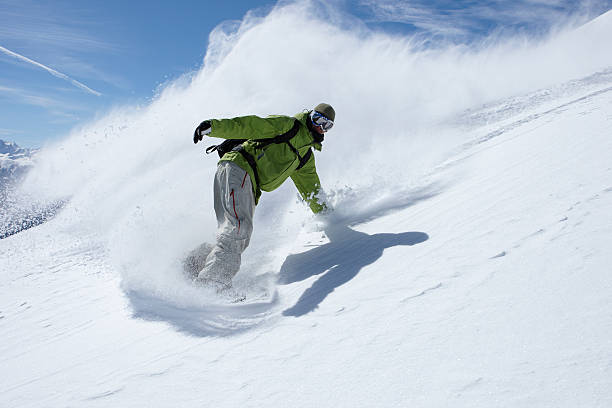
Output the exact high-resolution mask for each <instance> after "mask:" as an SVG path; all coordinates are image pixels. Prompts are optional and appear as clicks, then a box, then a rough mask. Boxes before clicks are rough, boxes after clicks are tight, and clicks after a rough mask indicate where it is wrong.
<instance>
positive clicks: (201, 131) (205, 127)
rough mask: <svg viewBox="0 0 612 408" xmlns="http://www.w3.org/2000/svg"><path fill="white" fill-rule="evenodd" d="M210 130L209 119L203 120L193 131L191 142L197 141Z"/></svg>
mask: <svg viewBox="0 0 612 408" xmlns="http://www.w3.org/2000/svg"><path fill="white" fill-rule="evenodd" d="M211 130H212V129H211V128H210V120H205V121H204V122H202V123H200V124H199V125H198V127H197V128H196V129H195V131H194V132H193V143H198V142H199V141H200V140H202V138H203V137H204V135H207V134H209V133H210V131H211Z"/></svg>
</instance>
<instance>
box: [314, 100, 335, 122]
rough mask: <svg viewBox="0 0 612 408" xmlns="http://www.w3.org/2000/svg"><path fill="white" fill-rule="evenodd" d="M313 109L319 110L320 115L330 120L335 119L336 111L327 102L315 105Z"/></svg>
mask: <svg viewBox="0 0 612 408" xmlns="http://www.w3.org/2000/svg"><path fill="white" fill-rule="evenodd" d="M314 110H315V111H316V112H319V113H320V114H321V115H323V116H325V117H326V118H327V119H329V120H331V121H332V122H333V121H334V120H336V111H335V110H334V108H332V107H331V105H330V104H328V103H320V104H318V105H317V106H315V108H314Z"/></svg>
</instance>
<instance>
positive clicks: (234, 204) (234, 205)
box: [230, 188, 240, 233]
mask: <svg viewBox="0 0 612 408" xmlns="http://www.w3.org/2000/svg"><path fill="white" fill-rule="evenodd" d="M230 196H232V205H233V207H234V215H235V216H236V219H237V220H238V233H240V218H238V213H237V212H236V199H235V197H234V189H233V188H232V192H231V193H230Z"/></svg>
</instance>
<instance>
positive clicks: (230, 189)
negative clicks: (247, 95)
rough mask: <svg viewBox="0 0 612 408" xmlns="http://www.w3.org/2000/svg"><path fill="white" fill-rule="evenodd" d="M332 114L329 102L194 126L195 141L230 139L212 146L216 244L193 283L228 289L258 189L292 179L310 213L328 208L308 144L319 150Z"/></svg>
mask: <svg viewBox="0 0 612 408" xmlns="http://www.w3.org/2000/svg"><path fill="white" fill-rule="evenodd" d="M335 116H336V114H335V111H334V109H333V108H332V107H331V106H330V105H329V104H326V103H320V104H319V105H317V106H316V107H315V108H314V109H313V110H311V111H305V112H301V113H298V114H297V115H295V116H294V117H289V116H269V117H266V118H261V117H258V116H242V117H237V118H233V119H209V120H205V121H203V122H202V123H201V124H200V125H199V126H198V127H197V128H196V129H195V132H194V135H193V142H194V143H198V142H199V141H201V140H202V139H203V137H204V136H211V137H219V138H222V139H228V140H226V141H225V142H224V143H222V144H221V145H219V146H213V147H212V148H213V150H214V149H218V150H219V155H220V156H221V160H220V161H219V163H218V165H217V172H216V175H215V181H214V206H215V213H216V215H217V225H218V230H217V242H216V245H215V246H214V247H213V249H212V251H211V252H210V254H209V255H208V256H207V257H206V261H205V264H204V268H203V269H202V270H201V271H200V272H199V274H198V276H197V277H196V278H195V280H196V282H198V283H200V284H204V285H207V286H212V287H214V288H215V289H216V290H217V291H218V292H222V291H226V290H228V289H229V288H231V285H232V279H233V277H234V276H235V275H236V274H237V273H238V270H239V269H240V261H241V254H242V252H243V251H244V250H245V249H246V248H247V246H248V245H249V241H250V238H251V233H252V232H253V214H254V211H255V206H256V205H257V203H258V201H259V198H260V196H261V191H262V190H263V191H272V190H275V189H276V188H278V187H279V186H280V185H281V184H283V182H284V181H285V180H286V179H287V178H289V177H291V179H292V180H293V183H294V184H295V186H296V187H297V189H298V191H299V193H300V195H301V196H302V197H303V198H304V200H305V201H306V202H307V203H308V204H309V205H310V208H311V209H312V211H313V212H314V213H320V212H322V211H324V210H326V209H327V207H326V205H325V203H324V202H322V200H320V199H319V198H318V196H317V195H318V193H319V191H320V188H321V185H320V181H319V176H318V175H317V171H316V168H315V159H314V154H313V152H312V149H311V148H312V147H314V148H315V150H318V151H320V150H321V143H322V142H323V138H324V134H325V132H327V131H328V130H329V129H331V128H332V126H333V124H334V120H335ZM240 139H242V140H240ZM244 139H248V140H246V141H244ZM228 145H229V147H228ZM208 150H210V148H209V149H207V151H208ZM225 150H228V151H227V153H225Z"/></svg>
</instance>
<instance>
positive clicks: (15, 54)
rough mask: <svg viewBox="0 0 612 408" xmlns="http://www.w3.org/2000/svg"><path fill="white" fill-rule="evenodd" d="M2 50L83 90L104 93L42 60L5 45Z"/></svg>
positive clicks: (95, 93) (97, 93) (96, 93)
mask: <svg viewBox="0 0 612 408" xmlns="http://www.w3.org/2000/svg"><path fill="white" fill-rule="evenodd" d="M0 52H3V53H4V54H6V55H8V56H10V57H13V58H17V59H18V60H21V61H23V62H27V63H28V64H32V65H35V66H37V67H39V68H42V69H44V70H45V71H47V72H49V73H50V74H51V75H53V76H55V77H57V78H60V79H63V80H65V81H68V82H70V83H71V84H72V85H74V86H76V87H77V88H80V89H82V90H84V91H86V92H89V93H91V94H93V95H96V96H101V95H102V94H101V93H100V92H98V91H95V90H93V89H91V88H90V87H88V86H87V85H85V84H83V83H81V82H79V81H77V80H76V79H72V78H70V77H69V76H68V75H66V74H63V73H61V72H59V71H56V70H54V69H53V68H49V67H48V66H46V65H43V64H41V63H40V62H37V61H34V60H32V59H30V58H27V57H24V56H23V55H21V54H18V53H16V52H14V51H11V50H9V49H7V48H4V47H2V46H0Z"/></svg>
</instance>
